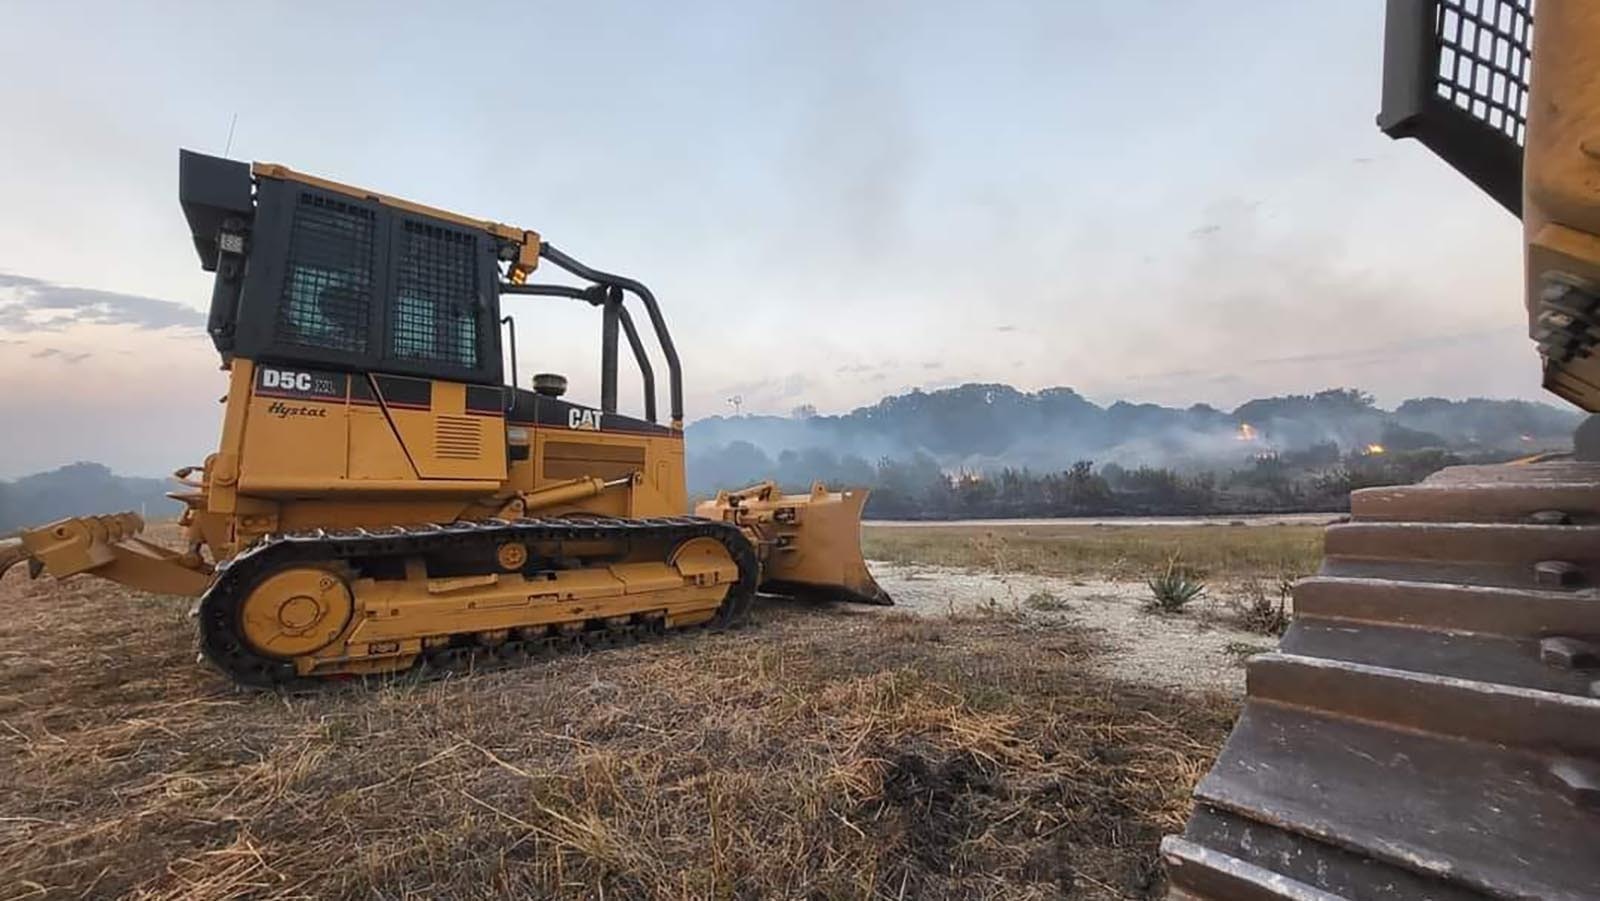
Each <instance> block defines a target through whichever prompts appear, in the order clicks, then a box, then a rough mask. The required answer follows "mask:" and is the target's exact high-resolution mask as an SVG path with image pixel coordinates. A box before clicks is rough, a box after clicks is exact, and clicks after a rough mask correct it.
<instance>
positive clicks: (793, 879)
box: [0, 530, 1254, 899]
mask: <svg viewBox="0 0 1600 901" xmlns="http://www.w3.org/2000/svg"><path fill="white" fill-rule="evenodd" d="M1252 531H1254V530H1252ZM185 609H186V604H185V603H184V602H182V601H178V600H174V599H161V598H152V597H148V596H144V595H138V594H131V593H126V592H119V591H116V590H113V589H107V588H106V587H105V586H103V585H102V584H100V583H96V582H92V581H87V580H78V581H74V582H70V583H67V584H63V585H56V584H53V583H47V582H40V583H29V582H27V581H25V580H24V579H22V578H20V577H19V576H18V575H16V574H13V575H11V576H10V577H8V578H7V579H6V580H5V582H4V584H0V610H3V611H4V612H3V622H4V629H3V631H0V678H3V682H0V686H3V687H0V772H3V773H4V774H5V778H4V779H3V780H0V885H3V886H5V888H4V890H3V891H0V897H3V898H26V897H35V896H37V897H62V898H66V897H74V898H75V897H105V896H134V897H140V898H152V899H154V898H178V897H184V898H188V897H207V898H233V897H245V896H248V897H259V898H299V897H318V898H327V897H340V896H344V897H376V898H441V897H486V896H502V895H517V896H523V897H545V896H558V897H575V898H576V897H595V898H601V897H604V898H642V897H662V898H708V897H717V898H801V897H804V898H869V897H883V898H941V897H943V898H976V897H996V898H1000V897H1004V898H1053V897H1073V898H1080V897H1081V898H1121V897H1143V896H1146V895H1148V894H1150V893H1151V892H1153V891H1155V890H1156V888H1157V885H1156V883H1157V880H1158V878H1159V877H1158V867H1157V864H1156V855H1155V847H1156V842H1157V841H1158V839H1159V836H1160V835H1161V834H1162V832H1163V831H1170V830H1174V829H1178V828H1180V827H1181V825H1182V821H1183V819H1184V817H1185V815H1186V813H1187V810H1188V805H1189V799H1188V793H1189V790H1190V788H1191V786H1192V784H1193V783H1194V781H1195V780H1196V779H1197V778H1198V777H1199V775H1200V774H1201V773H1202V772H1204V770H1205V768H1206V767H1207V766H1208V765H1209V763H1210V761H1211V758H1212V756H1213V755H1214V753H1215V749H1216V748H1217V747H1218V745H1219V744H1220V742H1221V740H1222V738H1223V736H1224V734H1225V732H1226V729H1227V728H1228V724H1229V721H1230V719H1231V717H1232V716H1233V714H1234V710H1235V706H1236V704H1235V701H1234V700H1232V699H1230V698H1224V697H1220V696H1204V697H1197V696H1184V695H1175V694H1166V693H1162V692H1159V691H1155V690H1150V689H1130V688H1126V687H1121V686H1119V685H1117V684H1115V683H1111V682H1108V681H1106V680H1105V679H1104V678H1103V677H1099V676H1096V675H1093V674H1092V670H1093V667H1092V666H1091V663H1092V659H1093V657H1094V655H1096V654H1099V653H1100V650H1099V649H1098V648H1097V647H1096V645H1095V644H1094V642H1093V640H1092V637H1090V636H1087V635H1085V634H1082V633H1080V632H1076V631H1071V630H1068V629H1065V628H1062V627H1059V626H1050V625H1047V624H1041V623H1039V622H1020V621H1017V620H1014V619H1007V618H1000V617H969V618H964V619H957V618H945V619H934V620H926V619H913V618H911V617H908V616H904V615H893V614H891V615H889V616H886V617H885V616H878V615H869V614H865V613H858V612H855V611H851V610H841V609H830V608H811V607H803V606H800V605H792V604H781V603H774V604H771V605H767V606H765V607H763V608H762V609H760V610H759V612H758V614H757V621H756V623H755V624H754V625H753V627H751V628H748V629H745V630H742V631H739V632H736V633H731V634H704V633H702V634H696V635H692V636H684V637H679V638H672V639H668V640H665V641H662V642H659V643H655V644H650V645H645V646H641V647H637V648H630V649H624V650H618V651H608V652H602V653H597V654H590V655H583V656H571V657H566V658H562V659H557V660H554V661H551V662H547V663H543V664H535V665H532V666H530V667H527V668H525V669H521V670H517V671H513V672H499V673H489V674H480V675H477V676H474V677H471V678H467V679H452V680H443V681H434V682H414V681H410V682H397V683H390V684H386V685H373V686H361V685H347V686H345V687H342V688H337V689H332V690H329V691H326V692H322V693H320V694H314V695H309V696H299V697H284V696H278V695H274V694H261V693H241V692H238V691H236V690H234V689H233V688H231V687H230V686H229V685H228V684H226V683H225V682H224V681H223V680H222V678H221V677H220V676H218V675H217V674H215V673H214V672H212V671H210V670H209V669H207V668H205V667H203V666H201V665H198V664H196V662H195V660H194V651H193V637H192V631H191V630H192V623H191V622H190V621H189V620H188V619H187V617H186V616H185ZM1019 630H1022V631H1023V632H1025V633H1026V640H1019Z"/></svg>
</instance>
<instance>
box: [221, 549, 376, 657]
mask: <svg viewBox="0 0 1600 901" xmlns="http://www.w3.org/2000/svg"><path fill="white" fill-rule="evenodd" d="M354 610H355V600H354V598H353V597H352V596H351V594H350V586H349V585H348V584H346V582H345V580H344V578H343V577H341V576H340V575H339V574H338V573H335V572H333V571H331V570H327V569H321V568H318V567H311V566H302V567H296V568H294V569H286V570H284V571H282V572H278V573H274V574H272V575H271V576H268V577H267V578H266V579H263V580H262V581H261V583H260V584H258V585H256V586H255V588H254V589H253V590H252V591H251V592H250V594H249V596H248V597H246V598H245V600H244V604H243V605H242V609H241V610H240V617H239V632H240V635H241V637H242V638H243V639H244V641H245V643H246V644H248V645H249V646H250V648H251V649H252V650H254V651H255V652H256V653H258V654H260V655H262V656H264V657H272V658H276V659H279V660H288V659H291V658H294V657H300V656H304V655H306V654H311V653H314V652H316V651H319V650H321V649H323V648H325V647H327V646H328V645H329V644H332V643H333V641H334V640H335V639H337V638H338V637H339V634H340V633H342V632H343V631H344V627H345V626H346V625H347V624H348V623H349V622H350V616H351V613H352V612H353V611H354Z"/></svg>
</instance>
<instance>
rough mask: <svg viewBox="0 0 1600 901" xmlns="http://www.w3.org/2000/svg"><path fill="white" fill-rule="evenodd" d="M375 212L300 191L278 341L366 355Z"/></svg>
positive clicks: (276, 330) (279, 319)
mask: <svg viewBox="0 0 1600 901" xmlns="http://www.w3.org/2000/svg"><path fill="white" fill-rule="evenodd" d="M373 232H374V218H373V214H372V212H371V211H370V210H365V209H362V208H361V207H358V206H354V205H352V204H348V203H344V202H342V201H339V200H336V199H333V198H330V197H323V196H319V195H316V194H311V193H305V192H303V193H301V195H300V199H299V202H298V203H297V204H296V206H295V212H294V221H293V223H292V225H291V228H290V234H289V260H288V266H287V269H286V271H285V274H284V280H283V298H282V302H281V303H279V304H278V320H277V324H276V328H275V337H276V338H277V340H278V341H279V342H280V343H284V344H294V345H299V346H302V347H321V348H328V349H331V350H340V351H350V352H353V353H365V352H366V350H367V331H368V328H369V323H370V322H371V316H370V314H371V309H372V265H373V264H372V245H373Z"/></svg>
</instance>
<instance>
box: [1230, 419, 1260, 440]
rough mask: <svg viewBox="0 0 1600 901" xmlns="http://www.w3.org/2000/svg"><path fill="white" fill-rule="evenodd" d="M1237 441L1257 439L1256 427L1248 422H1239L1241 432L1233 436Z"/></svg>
mask: <svg viewBox="0 0 1600 901" xmlns="http://www.w3.org/2000/svg"><path fill="white" fill-rule="evenodd" d="M1233 437H1234V440H1236V441H1254V440H1256V427H1255V426H1253V425H1251V424H1250V423H1248V422H1241V423H1239V434H1237V435H1235V436H1233Z"/></svg>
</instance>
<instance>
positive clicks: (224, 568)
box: [198, 516, 760, 689]
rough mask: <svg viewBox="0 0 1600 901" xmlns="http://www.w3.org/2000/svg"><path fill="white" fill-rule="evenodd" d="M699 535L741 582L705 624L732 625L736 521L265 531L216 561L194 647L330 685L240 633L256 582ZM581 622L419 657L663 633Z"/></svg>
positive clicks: (613, 642)
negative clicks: (728, 560)
mask: <svg viewBox="0 0 1600 901" xmlns="http://www.w3.org/2000/svg"><path fill="white" fill-rule="evenodd" d="M701 537H705V538H712V539H715V540H717V541H719V542H721V543H722V545H723V546H724V547H726V548H727V549H728V552H729V555H730V556H731V557H732V558H733V560H734V563H735V564H736V565H737V566H738V570H739V580H738V582H737V583H735V584H734V585H733V586H732V587H730V588H729V590H728V595H727V597H726V598H725V599H724V600H723V602H722V606H721V608H719V610H718V612H717V616H716V617H715V619H713V620H712V621H711V623H709V624H708V625H711V626H712V627H728V626H733V625H737V624H739V623H740V622H742V621H743V619H744V618H745V616H746V615H747V614H748V612H749V609H750V604H751V601H752V600H753V599H754V597H755V592H756V584H757V580H758V578H759V576H760V563H759V561H758V560H757V557H756V552H755V548H754V547H753V546H752V545H751V543H750V541H749V539H747V538H746V537H745V535H744V533H743V532H741V531H740V530H739V529H738V527H736V526H734V525H732V524H730V523H725V522H717V521H715V520H709V519H703V518H701V517H696V516H671V517H655V518H646V519H616V518H605V517H583V518H578V517H551V518H537V519H534V518H527V519H514V520H503V519H486V520H475V521H460V522H452V523H444V524H437V523H429V524H422V525H415V526H389V527H385V528H379V529H362V528H357V529H343V530H329V529H313V530H308V531H301V532H289V533H282V534H278V535H272V536H269V537H267V538H264V539H262V540H261V541H259V542H257V543H256V544H254V545H252V546H250V547H249V548H247V549H246V550H244V551H243V552H241V553H240V554H238V555H237V556H235V557H234V558H233V559H231V560H228V561H226V562H225V563H223V564H222V565H220V566H218V567H217V578H216V580H215V581H214V582H213V583H212V585H211V587H210V588H209V589H207V591H206V593H205V594H204V595H202V596H201V598H200V603H199V606H198V614H199V625H200V650H201V653H202V654H203V655H204V656H205V658H206V659H207V660H209V661H210V662H211V663H212V664H213V665H215V666H216V667H217V668H218V669H221V670H222V671H223V672H225V673H227V674H228V675H229V676H230V677H232V678H233V679H234V681H236V682H238V683H240V684H242V685H247V686H253V687H263V688H264V687H282V688H291V689H297V688H306V687H311V686H315V685H320V684H323V683H325V682H327V681H328V679H327V678H326V677H315V676H312V677H307V676H302V675H300V674H299V673H298V672H297V671H296V669H295V666H294V664H293V662H291V661H288V660H281V659H276V658H272V657H267V656H264V655H262V654H259V653H257V652H256V651H255V650H253V649H252V648H251V647H250V646H249V645H248V644H247V643H246V642H245V641H244V640H243V638H242V632H241V628H240V626H241V623H240V615H241V611H242V608H243V604H244V601H245V598H247V597H248V596H249V594H250V591H251V590H252V589H253V588H254V587H255V586H256V585H257V584H259V582H260V581H261V580H262V579H264V578H266V577H268V576H270V575H271V574H272V573H274V572H278V571H281V570H282V569H283V568H285V567H289V566H296V565H331V566H336V567H348V566H349V564H350V562H351V561H358V560H373V559H381V558H407V557H417V556H426V555H431V554H444V553H451V552H456V553H460V552H463V551H471V550H474V549H477V550H482V549H484V548H492V547H494V546H496V545H499V544H501V543H503V542H508V541H518V542H524V543H530V544H531V543H550V542H554V543H558V544H559V543H564V542H596V541H601V542H618V543H621V544H627V543H630V542H634V541H640V540H648V541H658V542H664V543H667V544H669V545H676V544H679V543H681V542H684V541H688V540H689V539H691V538H701ZM582 622H583V623H584V625H585V628H584V629H583V631H577V632H571V633H564V634H552V635H550V636H548V637H544V638H539V639H534V640H516V639H513V640H508V641H505V642H502V643H500V644H497V645H494V646H487V645H481V644H477V643H476V642H475V641H474V640H473V635H474V633H471V632H463V633H460V634H459V635H455V636H451V638H452V641H451V642H450V643H449V644H448V645H446V646H443V647H438V648H435V649H433V650H431V651H429V652H427V653H426V654H425V655H424V656H423V658H422V661H421V662H422V663H423V665H424V666H425V667H427V668H428V669H431V670H436V671H440V672H452V671H464V670H480V669H488V668H499V667H503V666H506V665H509V664H512V663H516V662H520V661H523V660H527V659H530V658H534V657H540V656H544V655H546V654H549V653H554V652H558V651H563V650H569V649H579V648H585V647H587V648H603V647H614V646H617V645H619V644H629V643H633V642H635V641H638V640H641V639H643V638H646V637H650V636H653V635H655V634H659V633H661V632H663V631H665V628H664V626H663V625H661V624H653V623H639V622H633V621H629V622H626V623H608V622H606V621H604V620H595V621H592V622H591V621H582Z"/></svg>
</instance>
